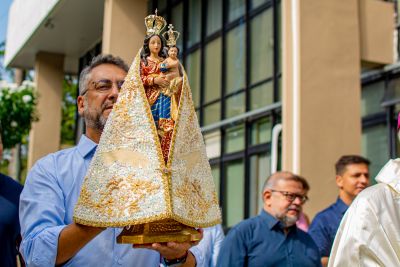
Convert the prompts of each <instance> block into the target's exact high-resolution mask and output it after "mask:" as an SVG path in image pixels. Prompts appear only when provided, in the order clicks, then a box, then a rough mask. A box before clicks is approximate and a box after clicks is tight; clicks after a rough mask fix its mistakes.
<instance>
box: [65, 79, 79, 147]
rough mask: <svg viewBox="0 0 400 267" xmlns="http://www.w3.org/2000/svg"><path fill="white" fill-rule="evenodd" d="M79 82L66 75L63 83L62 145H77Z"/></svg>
mask: <svg viewBox="0 0 400 267" xmlns="http://www.w3.org/2000/svg"><path fill="white" fill-rule="evenodd" d="M77 90H78V89H77V80H76V78H75V77H74V76H70V75H66V76H65V78H64V81H63V100H62V121H61V144H62V145H63V146H65V145H67V146H72V145H74V144H75V127H76V126H75V124H76V97H77Z"/></svg>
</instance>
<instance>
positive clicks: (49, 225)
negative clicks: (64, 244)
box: [19, 155, 66, 266]
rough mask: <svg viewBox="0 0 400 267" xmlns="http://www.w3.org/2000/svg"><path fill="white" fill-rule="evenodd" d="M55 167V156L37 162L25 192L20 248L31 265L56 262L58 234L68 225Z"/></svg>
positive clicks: (22, 196)
mask: <svg viewBox="0 0 400 267" xmlns="http://www.w3.org/2000/svg"><path fill="white" fill-rule="evenodd" d="M54 166H55V164H54V161H53V158H52V156H51V155H49V156H47V157H46V158H44V159H42V160H40V161H39V162H38V163H36V165H35V166H34V167H33V168H32V170H31V171H30V172H29V174H28V177H27V180H26V183H25V187H24V190H23V191H22V194H21V199H20V205H19V217H20V224H21V235H22V243H21V246H20V251H21V253H22V255H23V257H24V259H25V261H26V263H27V265H28V266H54V265H55V261H56V257H57V245H58V237H59V234H60V232H61V231H62V229H63V228H64V227H65V226H66V225H65V223H64V217H65V203H64V197H63V191H62V189H61V187H60V185H59V183H58V181H57V179H56V170H55V167H54Z"/></svg>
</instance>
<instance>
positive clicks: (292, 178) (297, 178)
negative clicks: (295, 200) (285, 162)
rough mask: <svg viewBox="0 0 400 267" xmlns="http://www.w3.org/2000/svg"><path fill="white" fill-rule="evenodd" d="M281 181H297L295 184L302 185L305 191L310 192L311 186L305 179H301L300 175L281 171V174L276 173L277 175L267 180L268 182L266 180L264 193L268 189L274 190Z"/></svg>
mask: <svg viewBox="0 0 400 267" xmlns="http://www.w3.org/2000/svg"><path fill="white" fill-rule="evenodd" d="M279 180H286V181H295V182H298V183H301V185H302V187H303V189H304V190H305V191H308V190H310V186H309V184H308V182H307V180H306V179H304V178H303V177H301V176H300V175H296V174H294V173H291V172H287V171H281V172H276V173H274V174H272V175H271V176H270V177H268V178H267V180H265V183H264V186H263V192H264V191H265V190H266V189H268V188H270V189H273V188H274V187H275V185H276V183H277V182H278V181H279Z"/></svg>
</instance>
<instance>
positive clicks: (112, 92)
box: [108, 83, 119, 98]
mask: <svg viewBox="0 0 400 267" xmlns="http://www.w3.org/2000/svg"><path fill="white" fill-rule="evenodd" d="M118 94H119V89H118V85H117V84H116V83H113V84H112V87H111V90H110V93H109V95H108V97H109V98H117V97H118Z"/></svg>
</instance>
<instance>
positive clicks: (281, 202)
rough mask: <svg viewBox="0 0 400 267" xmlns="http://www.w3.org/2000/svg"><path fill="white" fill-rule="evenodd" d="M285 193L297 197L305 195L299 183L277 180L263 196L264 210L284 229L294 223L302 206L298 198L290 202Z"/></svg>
mask: <svg viewBox="0 0 400 267" xmlns="http://www.w3.org/2000/svg"><path fill="white" fill-rule="evenodd" d="M287 193H289V194H294V195H298V196H306V195H307V192H306V191H305V190H304V189H303V186H302V184H301V183H299V182H296V181H291V180H283V179H281V180H278V181H277V182H276V184H275V186H274V188H272V190H270V189H267V190H265V191H264V194H263V198H264V209H265V210H266V211H267V212H268V213H270V214H271V215H272V216H274V217H275V218H276V219H278V220H280V221H281V222H282V223H283V224H284V225H285V227H289V226H292V225H294V224H295V223H296V221H297V220H298V218H299V216H300V212H301V210H302V206H303V204H304V202H303V201H302V200H301V199H300V198H299V197H296V198H295V199H294V200H292V201H291V200H290V197H288V196H285V194H287Z"/></svg>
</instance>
